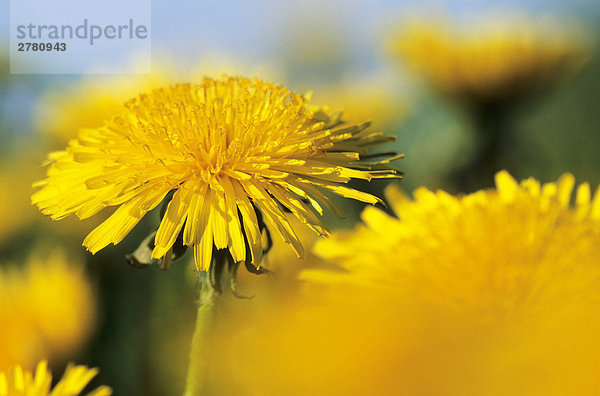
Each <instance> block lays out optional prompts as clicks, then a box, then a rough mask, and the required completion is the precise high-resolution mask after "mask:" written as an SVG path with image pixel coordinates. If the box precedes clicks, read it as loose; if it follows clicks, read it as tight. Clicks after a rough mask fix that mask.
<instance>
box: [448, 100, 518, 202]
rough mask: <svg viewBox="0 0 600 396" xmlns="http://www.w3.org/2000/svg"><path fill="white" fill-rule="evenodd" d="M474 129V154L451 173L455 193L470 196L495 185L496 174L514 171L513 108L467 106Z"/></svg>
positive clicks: (489, 105) (493, 105)
mask: <svg viewBox="0 0 600 396" xmlns="http://www.w3.org/2000/svg"><path fill="white" fill-rule="evenodd" d="M469 111H470V113H471V114H472V116H473V123H474V129H475V133H476V136H475V145H476V147H475V153H474V155H473V157H472V158H471V159H470V160H469V161H467V163H465V164H464V165H463V166H461V167H460V168H458V169H456V170H455V171H454V172H453V173H452V174H451V179H452V184H453V185H454V187H455V188H457V189H458V191H457V192H463V193H470V192H473V191H476V190H478V189H481V188H487V187H491V186H493V184H494V175H495V174H496V172H498V171H500V170H502V169H506V170H508V171H509V172H512V171H513V170H514V163H515V156H514V149H515V145H514V131H513V125H512V124H513V118H514V106H511V105H510V104H504V103H502V104H499V103H486V104H480V105H478V106H476V105H473V106H471V107H469Z"/></svg>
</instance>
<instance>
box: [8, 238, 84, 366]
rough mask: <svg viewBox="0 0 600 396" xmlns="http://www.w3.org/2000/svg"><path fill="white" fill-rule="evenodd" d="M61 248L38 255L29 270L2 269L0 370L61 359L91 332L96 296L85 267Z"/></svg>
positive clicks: (30, 263)
mask: <svg viewBox="0 0 600 396" xmlns="http://www.w3.org/2000/svg"><path fill="white" fill-rule="evenodd" d="M75 264H76V263H72V264H71V263H69V261H68V259H67V256H66V254H65V253H64V252H62V251H61V250H54V251H52V252H50V254H46V255H45V256H44V257H43V258H42V257H41V253H36V254H35V255H33V256H32V257H31V258H30V259H29V260H28V262H27V263H26V265H25V266H24V268H23V269H21V268H19V269H17V268H12V267H8V268H0V322H1V323H2V337H0V350H1V351H2V353H0V370H3V369H6V368H8V367H9V366H10V365H11V364H13V363H15V362H20V363H22V364H24V365H26V366H30V365H33V364H34V363H35V362H37V361H39V360H40V359H41V358H43V357H51V358H52V359H53V360H60V359H64V358H66V357H67V356H68V355H69V354H72V353H73V351H74V350H77V349H78V348H80V347H81V345H82V344H83V343H84V342H85V341H86V340H87V338H88V337H89V335H90V333H91V330H92V329H93V325H94V319H95V318H94V315H95V308H96V307H95V299H94V295H93V291H92V287H91V285H90V282H89V280H88V279H87V277H86V276H85V275H84V273H83V271H82V267H81V266H77V265H75Z"/></svg>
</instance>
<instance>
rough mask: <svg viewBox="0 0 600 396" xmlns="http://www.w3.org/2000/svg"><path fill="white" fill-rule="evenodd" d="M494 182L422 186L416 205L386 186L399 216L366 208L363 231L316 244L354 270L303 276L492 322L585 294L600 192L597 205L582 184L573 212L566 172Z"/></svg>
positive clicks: (599, 246) (598, 238)
mask: <svg viewBox="0 0 600 396" xmlns="http://www.w3.org/2000/svg"><path fill="white" fill-rule="evenodd" d="M496 185H497V190H488V191H485V190H481V191H478V192H476V193H473V194H470V195H466V196H452V195H450V194H448V193H445V192H443V191H438V192H432V191H429V190H427V189H426V188H419V189H417V190H416V191H415V193H414V197H415V198H414V201H413V200H411V199H410V198H408V197H406V196H405V195H404V194H403V193H401V192H400V190H399V189H398V188H397V187H395V186H390V187H388V189H387V191H386V196H387V198H388V201H389V203H390V204H391V205H392V207H393V209H394V211H395V213H396V214H397V216H398V218H396V217H392V216H390V215H388V214H386V213H384V212H383V211H381V210H378V209H374V208H367V209H365V211H364V212H363V213H362V219H363V221H364V225H361V226H359V227H358V228H357V229H356V230H355V231H353V232H345V233H337V234H335V235H334V236H333V237H332V238H331V239H330V240H328V241H320V242H319V243H318V244H317V246H316V253H317V254H318V255H320V256H321V257H323V258H325V259H327V260H329V261H331V262H334V263H336V264H338V265H340V266H342V267H343V268H344V269H346V270H348V271H349V272H348V273H327V272H318V271H317V272H313V273H312V274H308V275H307V276H309V277H313V276H316V277H317V278H321V279H322V280H323V281H326V282H342V283H360V284H368V285H370V286H372V287H376V288H393V289H394V290H395V291H396V292H398V293H406V295H408V296H410V298H411V299H415V298H416V299H420V300H422V301H425V302H427V303H433V304H440V305H442V306H444V307H449V308H452V309H457V310H460V311H463V312H469V313H474V314H478V315H480V317H481V318H489V319H493V318H497V317H502V316H504V315H506V314H511V315H513V314H515V312H521V311H522V310H525V311H526V312H531V311H530V309H534V310H538V309H543V308H544V306H547V305H548V303H549V302H551V301H552V302H556V301H560V302H561V304H562V303H566V302H571V298H572V296H575V295H576V296H577V298H583V296H582V294H581V293H582V291H586V290H587V291H589V290H592V289H588V288H590V287H592V288H593V285H597V284H598V282H599V281H600V266H598V265H597V264H598V262H597V258H598V254H600V193H598V192H597V193H596V195H595V197H594V199H593V200H592V199H591V197H592V194H591V190H590V186H589V184H588V183H583V184H581V185H580V186H579V187H578V188H577V194H576V197H575V207H574V208H571V207H570V200H571V192H572V189H573V186H574V178H573V176H572V175H569V174H566V175H563V176H562V177H561V178H560V179H559V181H558V182H557V183H547V184H544V185H541V184H540V183H539V182H538V181H536V180H534V179H527V180H524V181H523V182H521V183H520V184H518V183H517V182H516V181H515V180H514V179H513V178H512V177H511V176H510V175H509V174H508V173H507V172H499V173H498V174H497V175H496ZM599 191H600V190H599ZM315 279H316V278H315ZM596 294H597V295H595V294H592V295H590V296H589V297H590V298H592V297H593V298H594V299H599V298H600V294H598V293H596ZM599 300H600V299H599ZM553 308H556V307H555V306H553Z"/></svg>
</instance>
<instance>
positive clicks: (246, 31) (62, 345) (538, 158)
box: [0, 0, 600, 395]
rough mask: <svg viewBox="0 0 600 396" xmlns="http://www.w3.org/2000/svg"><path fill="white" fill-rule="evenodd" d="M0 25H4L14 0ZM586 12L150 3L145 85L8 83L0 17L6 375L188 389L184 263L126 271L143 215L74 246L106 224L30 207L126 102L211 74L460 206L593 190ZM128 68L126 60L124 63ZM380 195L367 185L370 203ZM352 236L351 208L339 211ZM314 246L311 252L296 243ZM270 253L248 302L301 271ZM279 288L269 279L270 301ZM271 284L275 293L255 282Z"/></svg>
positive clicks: (598, 103) (373, 4) (376, 2)
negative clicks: (475, 200) (304, 110)
mask: <svg viewBox="0 0 600 396" xmlns="http://www.w3.org/2000/svg"><path fill="white" fill-rule="evenodd" d="M0 10H1V12H2V14H3V15H8V2H2V4H1V5H0ZM599 22H600V5H599V4H598V2H597V1H596V0H573V1H569V2H557V1H543V0H536V1H533V0H532V1H528V2H522V1H516V0H515V1H508V0H505V1H491V0H490V1H478V2H472V1H466V0H463V1H458V0H457V1H450V0H448V1H427V0H425V1H419V2H412V1H408V0H406V1H403V0H396V1H392V0H372V1H367V0H356V1H342V0H338V1H329V2H322V1H317V0H303V1H299V0H292V1H287V2H281V1H274V0H267V1H258V0H253V1H237V0H236V1H227V2H223V1H213V0H210V1H201V2H196V1H191V0H187V1H179V2H166V1H152V27H151V36H152V51H153V52H152V70H153V72H152V74H149V75H114V76H95V75H11V74H9V68H8V62H9V59H7V54H8V50H7V48H8V45H9V42H8V32H9V27H8V23H9V21H8V18H7V17H6V18H3V19H2V20H0V48H4V49H5V50H4V51H1V52H0V139H1V142H2V143H1V145H0V322H1V323H2V324H3V325H2V326H1V327H0V369H2V370H3V369H5V368H6V367H8V366H9V365H10V364H11V363H21V364H23V365H25V366H28V367H33V366H34V364H35V363H36V362H37V361H38V360H40V359H42V358H47V359H49V360H50V364H51V366H52V367H54V368H55V370H57V372H60V371H61V370H62V369H63V368H64V367H65V365H66V364H67V362H69V361H76V362H78V363H82V364H88V365H91V366H98V367H100V368H101V374H100V375H99V376H98V378H96V379H95V380H94V382H93V383H94V384H99V383H103V384H107V385H110V386H111V387H113V389H114V390H115V394H117V395H120V394H123V395H126V394H144V395H169V394H180V393H181V391H182V390H183V386H184V380H185V373H186V367H187V356H188V350H189V342H190V340H191V334H192V331H193V326H194V320H195V313H196V299H197V293H196V292H197V290H196V278H195V274H194V271H193V266H190V263H189V257H184V258H183V259H181V260H180V261H178V262H176V263H175V264H176V265H173V266H172V267H171V269H170V270H169V271H167V272H165V271H162V270H160V269H159V268H146V269H141V270H140V269H135V268H132V267H129V266H128V265H127V263H126V260H125V258H124V257H125V254H127V253H130V252H132V251H133V250H134V249H135V248H136V247H137V246H138V244H139V242H140V241H141V240H142V239H143V237H144V236H145V235H147V234H148V233H149V232H150V231H151V230H152V229H154V227H156V226H157V224H158V214H156V213H150V214H149V215H148V216H146V218H145V219H144V220H143V221H142V222H141V223H140V225H139V226H138V227H137V228H136V230H134V232H132V233H131V234H130V235H129V236H127V237H126V238H125V240H124V241H123V242H122V243H120V244H119V245H118V246H110V247H108V248H106V249H104V250H103V251H101V252H99V253H97V254H96V255H95V256H91V255H90V254H89V253H87V252H85V251H84V248H82V247H81V246H80V245H81V242H82V241H83V238H84V237H85V235H87V233H88V232H89V231H91V230H92V229H93V228H94V227H95V225H97V224H98V223H99V221H100V220H101V218H102V216H106V214H100V215H98V216H96V217H95V218H92V219H87V220H85V221H78V220H77V219H71V218H69V219H65V220H61V221H58V222H53V221H51V220H50V219H48V218H45V217H44V216H42V215H41V214H40V213H39V211H38V210H37V209H36V208H34V207H33V206H31V205H30V203H29V202H30V201H29V197H30V195H31V192H32V187H31V185H32V183H33V182H34V181H36V180H40V179H42V178H43V177H44V172H45V170H44V168H42V167H41V164H42V162H43V161H44V159H45V158H46V156H47V154H48V153H49V152H51V151H54V150H59V149H62V148H64V147H65V146H66V144H67V142H68V140H69V139H72V138H74V137H75V136H76V134H77V130H78V129H79V128H82V127H95V126H99V125H101V123H102V120H103V119H105V118H108V117H110V116H111V115H112V114H113V113H114V112H115V111H118V109H119V107H120V106H121V104H122V103H123V102H125V101H126V100H127V99H129V98H130V97H133V96H135V95H136V94H138V93H141V92H144V91H147V90H149V89H152V88H153V87H159V86H162V85H166V84H171V83H175V82H195V81H200V80H201V78H202V77H203V76H213V77H219V76H221V75H223V74H229V75H234V74H240V75H245V76H249V77H252V76H256V77H260V78H262V79H265V80H269V81H272V82H276V83H281V84H282V85H284V86H285V87H287V88H289V89H290V90H293V91H295V92H299V93H307V94H308V93H309V92H312V103H313V104H315V105H322V106H328V108H329V109H330V110H332V111H336V110H343V111H344V114H345V117H344V118H345V119H346V120H347V121H349V122H362V121H365V120H372V122H373V125H372V127H371V128H373V129H377V130H380V131H383V132H385V133H387V134H392V135H395V136H396V142H395V143H393V145H392V146H393V147H391V148H390V147H388V148H386V149H390V150H395V151H397V152H401V153H404V154H406V158H405V159H403V160H400V161H398V162H397V163H396V168H398V169H400V170H402V171H403V172H404V173H405V177H404V179H403V180H402V182H401V188H402V189H404V190H405V191H406V192H408V193H410V192H411V191H412V190H413V189H414V188H416V187H418V186H423V185H424V186H427V187H428V188H430V189H438V188H442V189H445V190H448V191H451V192H453V193H467V192H472V191H474V190H476V189H479V188H486V187H491V186H492V185H493V175H494V173H495V172H496V171H498V170H500V169H508V170H509V171H510V172H511V174H513V175H514V176H515V177H516V178H517V179H521V178H525V177H529V176H534V177H536V178H537V179H540V180H542V181H549V180H555V179H557V178H558V176H559V175H560V174H562V173H564V172H571V173H573V174H574V175H575V177H576V178H577V180H578V181H584V180H585V181H589V182H590V183H591V185H592V186H594V188H595V186H597V185H598V183H599V182H600V155H599V154H600V133H599V132H600V131H599V130H598V125H600V111H598V109H599V108H600V57H599V56H598V48H599V47H598V37H600V36H599V33H600V32H599V30H598V26H600V25H599ZM134 61H135V59H132V62H134ZM384 185H385V184H384V183H383V182H378V183H373V184H371V185H369V186H366V185H361V188H363V189H370V190H371V191H372V192H373V193H375V194H377V195H379V196H382V194H381V191H382V189H383V187H384ZM340 205H341V206H343V207H344V209H345V211H346V213H347V218H346V219H345V220H343V221H341V220H338V219H336V218H335V217H334V216H328V218H327V219H326V222H328V224H332V227H331V228H336V227H338V228H339V227H344V228H350V227H352V226H353V225H354V224H355V222H356V221H357V220H358V215H359V213H360V211H361V209H362V205H360V204H358V203H357V204H354V203H348V202H340ZM306 240H307V243H308V244H310V243H311V240H312V239H311V237H310V236H307V237H306ZM277 249H278V248H277V246H276V248H275V250H274V252H273V254H271V256H270V257H269V265H271V266H272V267H273V268H281V269H280V271H279V272H277V271H275V273H276V275H274V276H271V277H268V278H266V279H260V280H257V279H253V278H252V277H249V276H246V275H244V277H243V279H242V280H241V286H240V288H241V289H242V291H244V288H246V290H247V291H248V292H249V294H255V295H257V297H256V298H255V299H253V300H251V301H250V302H248V301H245V300H243V301H241V303H240V304H247V306H248V307H250V306H249V305H248V304H254V306H256V305H257V304H260V301H261V299H262V300H264V299H268V298H271V297H272V296H275V295H280V294H281V293H282V292H281V290H280V289H282V288H284V287H282V286H281V285H288V283H287V282H289V279H291V278H293V276H294V273H295V272H294V271H297V270H299V269H301V268H303V267H304V266H306V265H308V264H307V263H306V262H303V261H300V260H295V259H294V258H293V257H292V254H291V251H290V252H280V251H279V250H277ZM273 282H275V283H277V282H279V284H278V286H273V285H272V284H273ZM267 284H269V285H267Z"/></svg>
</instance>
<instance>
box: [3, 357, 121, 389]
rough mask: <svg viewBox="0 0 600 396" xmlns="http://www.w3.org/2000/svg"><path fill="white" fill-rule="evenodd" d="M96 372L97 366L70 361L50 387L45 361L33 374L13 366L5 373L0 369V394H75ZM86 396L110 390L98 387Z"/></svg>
mask: <svg viewBox="0 0 600 396" xmlns="http://www.w3.org/2000/svg"><path fill="white" fill-rule="evenodd" d="M97 374H98V369H96V368H92V369H90V368H88V367H86V366H75V365H73V364H69V365H68V366H67V368H66V370H65V373H64V374H63V376H62V378H61V379H60V381H58V383H57V384H56V385H55V386H54V388H53V389H52V390H50V386H51V385H52V374H51V373H50V371H49V370H48V363H47V362H46V361H45V360H42V361H41V362H39V363H38V365H37V368H36V370H35V373H33V372H31V371H29V370H23V369H22V368H21V366H19V365H16V366H13V367H11V368H10V370H9V371H8V372H7V373H5V372H0V396H76V395H79V394H80V393H81V392H82V391H83V389H84V388H85V387H86V385H87V384H88V383H89V382H90V381H91V380H92V378H94V377H95V376H96V375H97ZM87 395H88V396H109V395H112V389H110V388H109V387H108V386H101V387H99V388H96V389H95V390H93V391H91V392H90V393H88V394H87Z"/></svg>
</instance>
